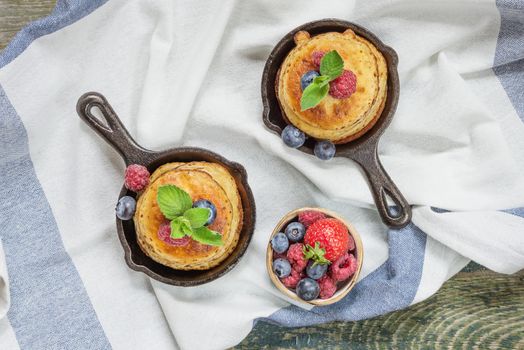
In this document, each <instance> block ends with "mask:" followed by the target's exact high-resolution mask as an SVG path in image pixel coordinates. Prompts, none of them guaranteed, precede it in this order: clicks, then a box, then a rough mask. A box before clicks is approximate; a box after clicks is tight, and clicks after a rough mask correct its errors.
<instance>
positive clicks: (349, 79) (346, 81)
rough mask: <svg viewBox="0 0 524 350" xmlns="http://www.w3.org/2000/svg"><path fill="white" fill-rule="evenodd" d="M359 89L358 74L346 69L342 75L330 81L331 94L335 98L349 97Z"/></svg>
mask: <svg viewBox="0 0 524 350" xmlns="http://www.w3.org/2000/svg"><path fill="white" fill-rule="evenodd" d="M356 90H357V76H356V75H355V73H353V72H352V71H350V70H344V72H343V73H342V75H341V76H339V77H338V78H337V79H335V80H333V81H332V82H331V83H329V94H330V95H331V96H333V97H334V98H340V99H342V98H348V97H349V96H351V95H352V94H354V93H355V91H356Z"/></svg>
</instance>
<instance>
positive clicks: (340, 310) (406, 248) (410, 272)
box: [260, 223, 426, 327]
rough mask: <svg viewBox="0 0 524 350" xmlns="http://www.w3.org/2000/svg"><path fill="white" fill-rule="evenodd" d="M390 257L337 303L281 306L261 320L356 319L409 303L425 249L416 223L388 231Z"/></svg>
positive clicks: (288, 322) (293, 322)
mask: <svg viewBox="0 0 524 350" xmlns="http://www.w3.org/2000/svg"><path fill="white" fill-rule="evenodd" d="M388 243H389V258H388V260H387V261H386V262H385V263H384V264H382V265H381V266H380V267H379V268H378V269H376V270H375V271H373V272H372V273H371V274H369V275H368V276H366V277H365V278H363V279H362V280H361V281H360V282H359V283H357V285H356V286H355V287H354V289H353V290H352V291H351V292H350V293H349V294H348V295H347V296H346V297H345V298H344V299H342V300H341V301H339V302H338V303H335V304H332V305H329V306H322V307H314V308H313V309H312V310H311V311H306V310H304V309H302V308H299V307H297V306H294V305H292V306H288V307H286V308H283V309H280V310H278V311H277V312H275V313H274V314H272V315H271V316H269V317H268V318H262V319H260V320H264V321H269V322H271V323H277V324H279V325H283V326H286V327H299V326H309V325H312V324H318V323H325V322H331V321H355V320H361V319H366V318H371V317H375V316H378V315H383V314H385V313H388V312H391V311H394V310H399V309H402V308H405V307H407V306H409V305H410V304H411V303H412V302H413V299H414V298H415V294H416V293H417V290H418V286H419V283H420V278H421V277H422V267H423V264H424V252H425V248H426V234H425V233H424V232H422V231H421V230H420V229H419V228H418V227H416V226H415V225H414V224H413V223H410V224H409V225H408V226H406V227H405V228H403V229H400V230H394V229H390V230H389V231H388Z"/></svg>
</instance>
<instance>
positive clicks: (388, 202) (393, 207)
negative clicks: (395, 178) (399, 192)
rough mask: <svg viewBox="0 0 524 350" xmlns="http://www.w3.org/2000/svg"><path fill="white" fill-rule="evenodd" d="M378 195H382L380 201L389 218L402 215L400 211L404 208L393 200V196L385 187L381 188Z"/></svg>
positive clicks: (397, 217) (396, 217)
mask: <svg viewBox="0 0 524 350" xmlns="http://www.w3.org/2000/svg"><path fill="white" fill-rule="evenodd" d="M380 195H381V196H382V202H383V203H384V207H385V208H386V211H387V214H388V216H389V217H390V218H391V219H399V218H400V217H401V216H402V211H403V210H404V209H403V208H402V205H401V204H400V203H399V202H398V201H397V200H395V198H394V197H393V196H392V195H391V192H390V191H389V190H388V189H386V188H382V191H381V192H380Z"/></svg>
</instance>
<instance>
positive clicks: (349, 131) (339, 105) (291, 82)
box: [275, 29, 388, 144]
mask: <svg viewBox="0 0 524 350" xmlns="http://www.w3.org/2000/svg"><path fill="white" fill-rule="evenodd" d="M295 43H296V47H295V48H294V49H293V50H291V51H290V53H289V54H288V56H287V57H286V59H285V60H284V62H283V64H282V66H281V68H280V71H279V73H278V74H277V76H278V77H277V82H276V86H275V89H276V93H277V98H278V101H279V103H280V107H281V109H282V111H283V115H284V119H286V121H287V122H288V123H290V124H293V125H294V126H295V127H297V128H298V129H300V130H302V131H303V132H304V133H306V134H307V135H309V136H311V137H313V138H316V139H319V140H330V141H332V142H333V143H335V144H342V143H347V142H349V141H352V140H354V139H356V138H358V137H360V136H361V135H363V134H364V133H365V132H366V131H368V130H369V129H371V128H372V127H373V125H374V124H375V122H376V121H377V120H378V118H379V117H380V115H381V113H382V110H383V109H384V104H385V101H386V97H387V75H388V72H387V65H386V60H385V58H384V56H383V55H382V53H381V52H380V51H379V50H378V49H377V48H376V47H375V46H374V45H373V44H371V43H370V42H369V41H368V40H366V39H364V38H362V37H361V36H358V35H356V34H355V33H354V32H353V31H352V30H350V29H348V30H346V31H345V32H344V33H338V32H329V33H324V34H319V35H316V36H313V37H311V36H310V35H309V33H308V32H305V31H300V32H297V33H296V34H295ZM333 50H336V51H337V52H338V54H339V55H340V56H341V57H342V59H343V61H344V69H346V70H351V71H352V72H353V73H354V74H355V75H356V77H357V89H356V92H355V93H354V94H352V95H351V96H350V97H349V98H345V99H337V98H334V97H332V96H330V95H328V96H326V97H325V98H324V99H323V100H322V101H321V102H320V103H319V104H318V105H317V106H315V107H313V108H310V109H307V110H304V111H301V108H300V99H301V97H302V88H301V86H300V78H301V76H302V75H303V74H304V73H306V72H308V71H311V70H317V69H318V67H317V66H316V65H315V64H314V63H313V60H312V54H313V52H315V51H323V52H329V51H333Z"/></svg>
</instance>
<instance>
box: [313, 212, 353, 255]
mask: <svg viewBox="0 0 524 350" xmlns="http://www.w3.org/2000/svg"><path fill="white" fill-rule="evenodd" d="M349 237H350V236H349V232H348V229H347V227H346V225H344V223H343V222H342V221H340V220H337V219H334V218H328V219H320V220H318V221H316V222H315V223H313V224H312V225H311V226H309V227H308V228H307V231H306V235H305V236H304V243H305V244H308V245H309V246H311V247H315V246H316V244H317V243H318V244H319V246H320V248H322V249H324V250H325V254H324V257H325V258H326V259H328V260H329V261H331V262H333V261H336V260H337V259H338V258H339V257H340V256H342V255H344V254H345V253H347V251H348V248H349Z"/></svg>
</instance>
